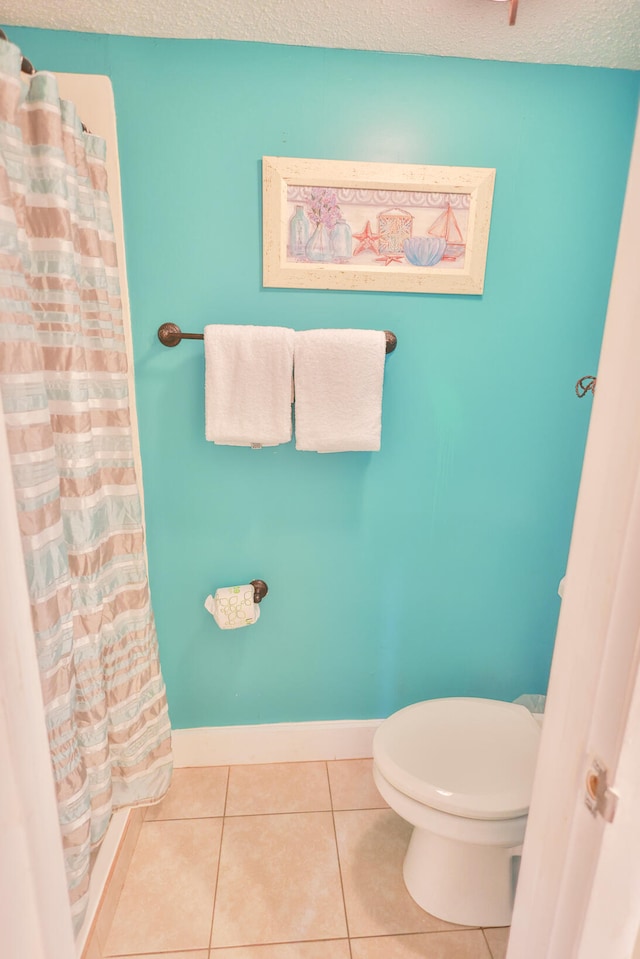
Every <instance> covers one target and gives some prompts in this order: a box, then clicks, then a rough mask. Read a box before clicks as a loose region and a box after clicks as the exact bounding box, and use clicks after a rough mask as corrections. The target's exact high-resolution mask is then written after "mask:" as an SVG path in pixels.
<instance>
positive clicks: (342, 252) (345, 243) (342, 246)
mask: <svg viewBox="0 0 640 959" xmlns="http://www.w3.org/2000/svg"><path fill="white" fill-rule="evenodd" d="M331 248H332V250H333V259H334V260H335V261H336V263H346V261H347V260H350V259H351V254H352V252H353V240H352V238H351V227H350V226H349V224H348V223H347V221H346V220H343V219H342V217H340V219H339V220H338V222H337V223H336V225H335V226H334V228H333V230H332V231H331Z"/></svg>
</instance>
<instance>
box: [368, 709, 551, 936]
mask: <svg viewBox="0 0 640 959" xmlns="http://www.w3.org/2000/svg"><path fill="white" fill-rule="evenodd" d="M539 739H540V724H539V722H538V721H537V720H536V719H535V718H534V717H533V716H532V714H531V713H530V712H529V710H528V709H526V708H525V707H524V706H519V705H516V704H514V703H503V702H498V701H497V700H492V699H463V698H456V699H434V700H428V701H427V702H423V703H416V704H415V705H413V706H407V707H406V708H405V709H401V710H399V712H397V713H394V714H393V715H392V716H390V717H389V718H388V719H385V720H384V722H383V723H382V724H381V725H380V727H379V728H378V730H377V731H376V734H375V736H374V740H373V774H374V779H375V782H376V786H377V787H378V790H379V791H380V794H381V795H382V797H383V798H384V799H385V800H386V801H387V802H388V803H389V805H390V806H391V808H392V809H394V810H395V811H396V812H397V813H398V815H399V816H401V817H402V818H403V819H405V820H406V821H407V822H409V823H411V825H412V826H413V827H414V829H413V833H412V835H411V840H410V842H409V848H408V849H407V854H406V856H405V860H404V870H403V874H404V881H405V885H406V887H407V889H408V891H409V893H410V894H411V896H412V898H413V899H415V901H416V902H417V903H418V905H419V906H421V907H422V908H423V909H425V910H426V911H427V912H429V913H431V914H432V915H433V916H437V917H438V918H440V919H446V920H447V921H448V922H455V923H460V924H462V925H469V926H508V925H509V924H510V922H511V912H512V909H513V896H514V891H515V879H516V876H517V868H518V865H519V858H518V857H519V856H520V854H521V847H522V842H523V839H524V832H525V827H526V824H527V813H528V812H529V802H530V799H531V791H532V787H533V776H534V772H535V766H536V759H537V755H538V743H539Z"/></svg>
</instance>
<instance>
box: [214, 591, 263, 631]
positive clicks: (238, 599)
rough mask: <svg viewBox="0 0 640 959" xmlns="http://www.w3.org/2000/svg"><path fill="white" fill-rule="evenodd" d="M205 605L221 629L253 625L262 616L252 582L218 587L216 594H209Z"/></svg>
mask: <svg viewBox="0 0 640 959" xmlns="http://www.w3.org/2000/svg"><path fill="white" fill-rule="evenodd" d="M204 606H205V609H206V610H208V611H209V612H210V613H211V615H212V616H213V618H214V619H215V621H216V623H217V624H218V626H219V627H220V629H239V628H240V627H242V626H252V625H253V624H254V623H255V622H257V620H258V619H259V617H260V607H259V606H258V604H257V603H255V602H254V589H253V586H252V585H251V583H248V584H247V585H244V586H224V587H222V588H220V589H217V590H216V593H215V596H207V598H206V600H205V602H204Z"/></svg>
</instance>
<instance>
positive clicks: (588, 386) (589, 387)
mask: <svg viewBox="0 0 640 959" xmlns="http://www.w3.org/2000/svg"><path fill="white" fill-rule="evenodd" d="M587 393H592V394H593V395H594V396H595V393H596V377H595V376H582V377H581V378H580V379H579V380H578V382H577V383H576V396H579V397H580V399H582V397H583V396H586V395H587Z"/></svg>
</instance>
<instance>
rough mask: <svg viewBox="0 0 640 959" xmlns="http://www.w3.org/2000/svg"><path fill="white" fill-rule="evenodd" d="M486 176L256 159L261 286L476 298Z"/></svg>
mask: <svg viewBox="0 0 640 959" xmlns="http://www.w3.org/2000/svg"><path fill="white" fill-rule="evenodd" d="M494 177H495V171H494V170H490V169H484V168H482V169H479V168H469V167H426V166H425V167H416V166H408V165H404V164H377V163H351V162H348V161H329V160H305V159H293V158H283V157H264V158H263V202H264V211H263V240H264V271H263V282H264V285H265V286H284V287H302V288H309V289H351V290H390V291H393V290H397V291H400V292H422V293H481V292H482V289H483V284H484V271H485V262H486V252H487V243H488V233H489V222H490V216H491V201H492V197H493V182H494Z"/></svg>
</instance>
